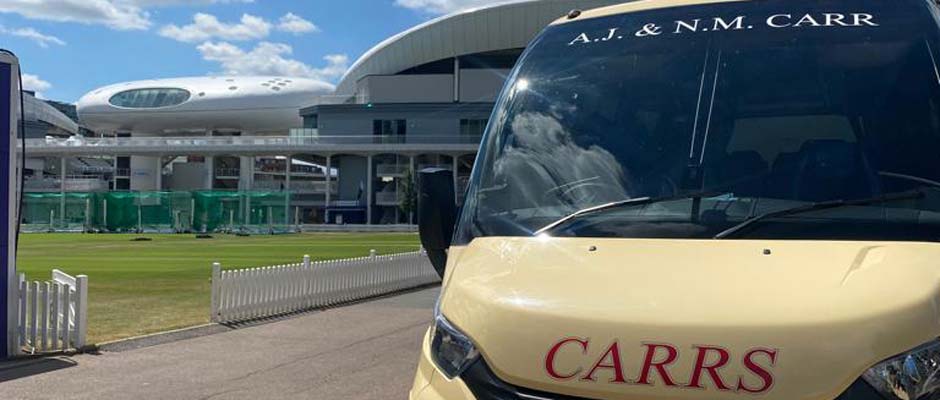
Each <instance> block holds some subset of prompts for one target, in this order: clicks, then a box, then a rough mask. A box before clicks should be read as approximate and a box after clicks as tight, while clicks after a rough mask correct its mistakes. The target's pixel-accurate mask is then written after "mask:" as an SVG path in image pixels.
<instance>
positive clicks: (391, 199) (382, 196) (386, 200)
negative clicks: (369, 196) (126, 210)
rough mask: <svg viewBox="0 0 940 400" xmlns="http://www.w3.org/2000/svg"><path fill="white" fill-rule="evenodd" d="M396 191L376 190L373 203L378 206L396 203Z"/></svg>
mask: <svg viewBox="0 0 940 400" xmlns="http://www.w3.org/2000/svg"><path fill="white" fill-rule="evenodd" d="M398 203H399V198H398V192H378V193H376V194H375V204H376V205H380V206H388V205H398Z"/></svg>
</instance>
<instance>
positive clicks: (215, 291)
mask: <svg viewBox="0 0 940 400" xmlns="http://www.w3.org/2000/svg"><path fill="white" fill-rule="evenodd" d="M211 283H212V308H211V312H212V314H211V315H210V316H209V320H210V321H212V322H219V295H220V294H221V293H219V292H220V290H221V289H222V288H221V287H220V286H221V285H222V264H221V263H217V262H216V263H212V281H211Z"/></svg>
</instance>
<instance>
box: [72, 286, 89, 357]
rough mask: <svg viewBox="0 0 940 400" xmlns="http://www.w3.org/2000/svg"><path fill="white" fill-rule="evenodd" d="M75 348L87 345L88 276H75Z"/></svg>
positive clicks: (79, 348) (78, 348)
mask: <svg viewBox="0 0 940 400" xmlns="http://www.w3.org/2000/svg"><path fill="white" fill-rule="evenodd" d="M75 314H76V315H75V349H77V350H81V349H82V348H83V347H85V338H86V334H87V333H88V276H87V275H78V276H76V277H75Z"/></svg>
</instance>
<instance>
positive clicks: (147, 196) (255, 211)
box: [22, 191, 291, 233]
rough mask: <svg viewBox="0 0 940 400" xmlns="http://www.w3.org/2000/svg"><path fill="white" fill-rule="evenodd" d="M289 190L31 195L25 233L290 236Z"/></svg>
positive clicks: (25, 201) (27, 201)
mask: <svg viewBox="0 0 940 400" xmlns="http://www.w3.org/2000/svg"><path fill="white" fill-rule="evenodd" d="M289 199H290V195H289V193H287V192H217V191H197V192H108V193H66V194H65V195H64V196H63V195H62V194H60V193H28V194H25V195H24V198H23V216H22V218H23V221H22V223H23V230H24V231H28V232H29V231H31V232H42V231H86V232H91V231H94V232H206V233H209V232H255V233H278V232H286V231H288V230H289V229H290V228H291V227H290V226H289V218H288V213H287V212H286V210H287V205H288V201H289Z"/></svg>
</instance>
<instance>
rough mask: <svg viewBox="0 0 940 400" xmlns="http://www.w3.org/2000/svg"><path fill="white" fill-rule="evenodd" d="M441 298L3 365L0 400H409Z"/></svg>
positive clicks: (399, 300)
mask: <svg viewBox="0 0 940 400" xmlns="http://www.w3.org/2000/svg"><path fill="white" fill-rule="evenodd" d="M439 291H440V289H439V288H433V289H426V290H421V291H417V292H411V293H406V294H403V295H399V296H395V297H388V298H384V299H379V300H376V301H371V302H366V303H359V304H355V305H350V306H346V307H340V308H335V309H331V310H326V311H322V312H314V313H310V314H306V315H301V316H299V317H296V318H291V319H286V320H282V321H278V322H273V323H269V324H263V325H256V326H251V327H247V328H241V329H235V330H230V331H226V332H222V333H217V334H213V335H208V336H200V337H196V338H191V339H186V340H180V341H174V342H171V343H165V344H159V345H155V346H150V347H144V348H137V349H129V350H125V351H107V350H105V351H102V352H101V353H100V354H98V355H91V354H87V355H77V356H74V357H59V358H54V359H45V360H38V361H29V362H17V363H6V364H0V398H2V399H132V400H145V399H161V400H163V399H366V400H368V399H383V400H384V399H404V398H407V396H408V390H409V389H410V387H411V382H412V379H413V377H414V371H415V367H416V365H417V360H418V351H419V346H420V342H421V339H422V337H423V335H424V332H425V330H426V329H427V327H428V324H429V323H430V321H431V317H432V315H431V314H432V308H433V306H434V302H435V300H436V299H437V295H438V293H439Z"/></svg>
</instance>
